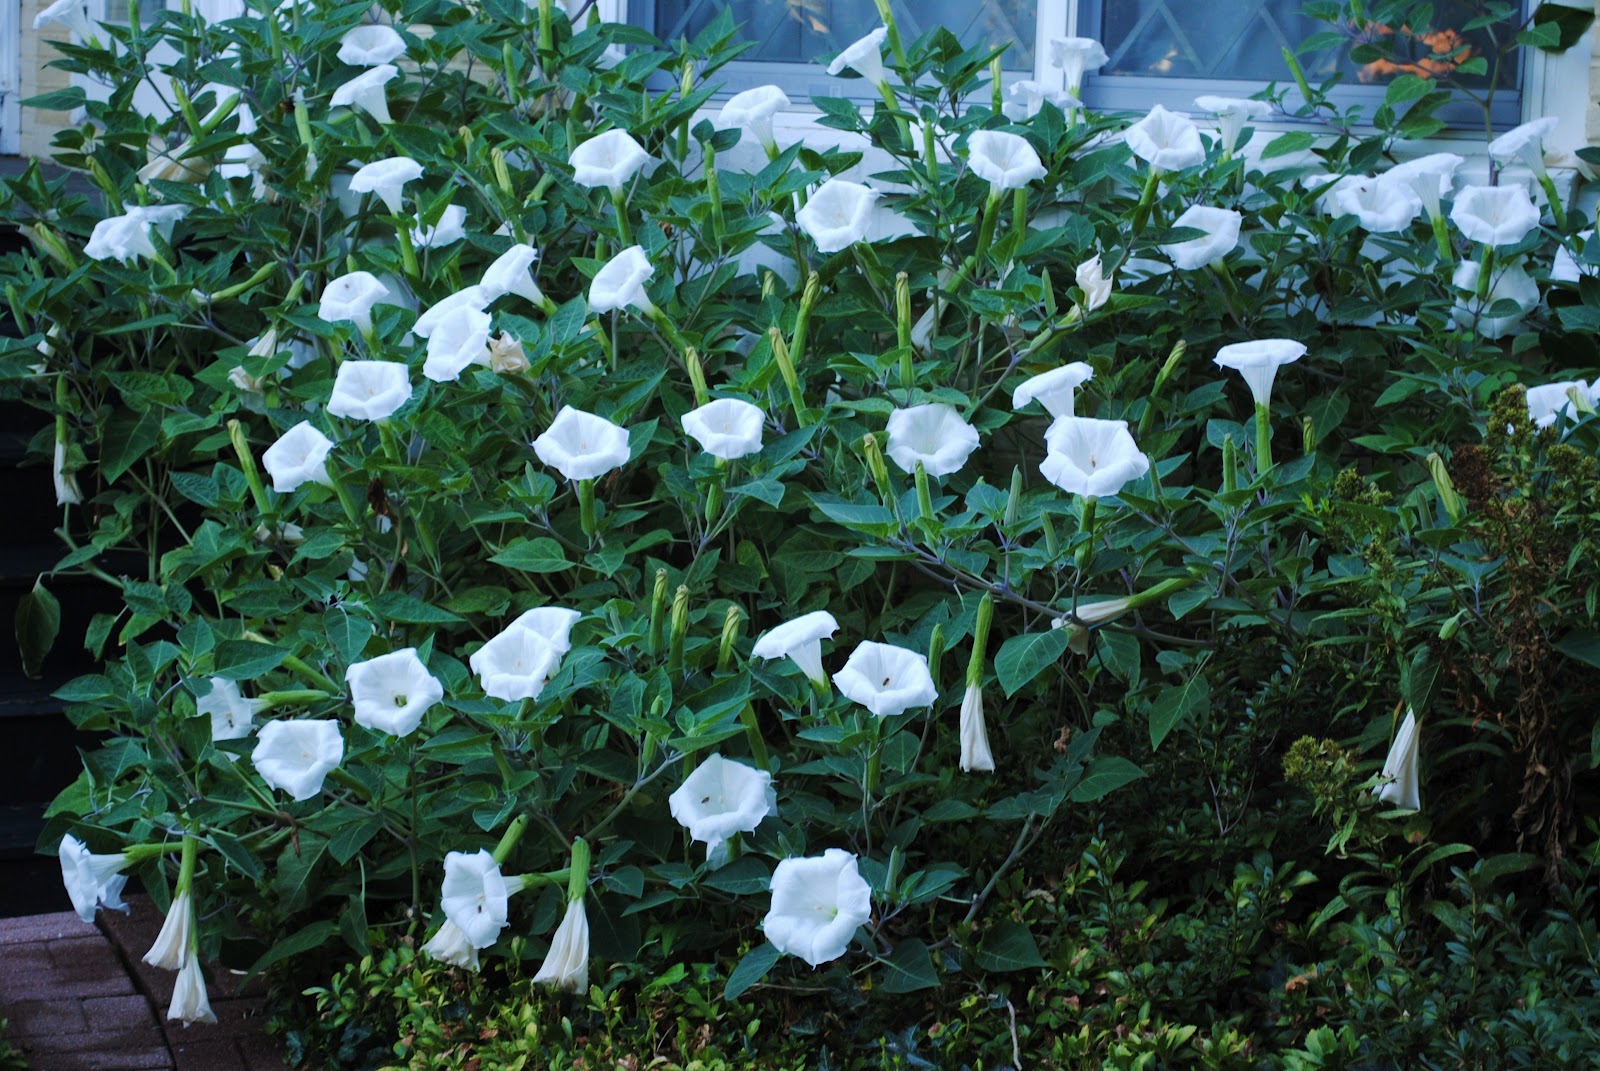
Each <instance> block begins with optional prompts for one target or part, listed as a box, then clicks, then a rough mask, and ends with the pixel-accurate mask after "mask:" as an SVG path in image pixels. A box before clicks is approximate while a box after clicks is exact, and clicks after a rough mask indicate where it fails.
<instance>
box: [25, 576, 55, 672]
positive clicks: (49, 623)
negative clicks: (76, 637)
mask: <svg viewBox="0 0 1600 1071" xmlns="http://www.w3.org/2000/svg"><path fill="white" fill-rule="evenodd" d="M16 630H17V650H18V651H19V652H20V653H21V655H22V672H23V673H25V674H26V675H27V676H28V677H29V678H31V679H33V680H38V679H39V677H40V675H41V672H42V668H43V666H44V660H45V656H46V655H48V654H49V653H50V648H52V647H54V646H55V642H56V636H57V634H59V633H60V631H61V604H60V603H59V602H57V601H56V597H55V596H54V595H52V594H50V592H49V590H48V589H46V588H45V586H44V582H43V580H35V581H34V582H33V587H32V589H30V590H29V591H28V592H27V594H25V595H23V596H22V598H20V599H18V600H17V613H16Z"/></svg>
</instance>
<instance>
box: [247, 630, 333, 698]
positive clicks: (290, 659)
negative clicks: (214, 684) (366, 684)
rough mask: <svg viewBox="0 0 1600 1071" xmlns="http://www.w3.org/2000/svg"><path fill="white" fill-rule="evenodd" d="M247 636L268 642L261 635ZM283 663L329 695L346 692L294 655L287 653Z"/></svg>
mask: <svg viewBox="0 0 1600 1071" xmlns="http://www.w3.org/2000/svg"><path fill="white" fill-rule="evenodd" d="M245 638H246V639H253V640H257V641H259V642H261V643H265V642H267V641H266V640H265V639H264V638H263V637H261V636H251V635H248V634H247V635H246V637H245ZM283 665H284V667H285V668H286V669H288V670H289V671H290V672H292V673H298V674H300V676H302V677H304V678H305V679H306V680H308V681H310V682H311V683H312V684H315V685H316V686H317V687H318V688H321V689H323V690H324V691H325V692H327V693H328V694H329V695H343V694H344V689H343V688H341V687H339V686H338V685H337V684H335V683H333V681H332V680H330V679H328V677H326V676H324V675H323V674H322V673H321V672H319V671H317V670H315V669H313V668H312V667H310V666H308V665H307V664H306V663H305V662H304V661H302V660H301V659H299V658H297V657H296V656H294V655H286V656H285V657H284V659H283Z"/></svg>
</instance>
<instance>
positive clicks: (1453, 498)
mask: <svg viewBox="0 0 1600 1071" xmlns="http://www.w3.org/2000/svg"><path fill="white" fill-rule="evenodd" d="M1428 475H1429V476H1431V477H1432V478H1433V486H1434V490H1436V491H1438V492H1439V501H1440V503H1441V504H1442V505H1443V506H1444V511H1445V513H1446V514H1447V515H1448V516H1449V518H1450V523H1451V524H1460V523H1461V521H1462V518H1464V517H1466V515H1467V506H1466V503H1465V502H1463V501H1461V496H1460V495H1459V494H1457V493H1456V484H1455V481H1454V480H1452V479H1451V478H1450V469H1449V467H1448V466H1447V465H1445V463H1444V458H1442V457H1440V456H1439V455H1438V453H1431V454H1429V455H1428Z"/></svg>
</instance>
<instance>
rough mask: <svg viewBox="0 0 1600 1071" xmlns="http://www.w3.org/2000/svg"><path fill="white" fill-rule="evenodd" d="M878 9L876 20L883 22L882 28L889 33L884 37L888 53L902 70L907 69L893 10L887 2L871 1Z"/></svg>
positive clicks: (903, 46)
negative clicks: (886, 39)
mask: <svg viewBox="0 0 1600 1071" xmlns="http://www.w3.org/2000/svg"><path fill="white" fill-rule="evenodd" d="M873 3H874V4H875V5H876V6H877V8H878V18H879V19H880V20H882V22H883V28H884V29H885V30H887V31H889V32H888V33H887V34H886V35H885V36H886V37H887V38H888V41H889V51H890V52H892V53H894V61H895V63H896V64H898V65H899V66H900V67H901V68H902V69H904V68H906V67H909V66H910V64H909V63H907V62H906V49H905V45H903V44H902V43H901V42H900V25H899V23H897V22H896V21H895V17H894V8H893V7H892V6H890V4H889V0H873Z"/></svg>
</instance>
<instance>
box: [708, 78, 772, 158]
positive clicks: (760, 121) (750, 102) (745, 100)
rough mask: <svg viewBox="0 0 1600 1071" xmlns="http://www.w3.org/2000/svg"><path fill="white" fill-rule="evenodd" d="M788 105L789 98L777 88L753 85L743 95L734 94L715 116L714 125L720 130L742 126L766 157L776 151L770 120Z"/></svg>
mask: <svg viewBox="0 0 1600 1071" xmlns="http://www.w3.org/2000/svg"><path fill="white" fill-rule="evenodd" d="M788 106H789V95H788V94H787V93H785V92H784V91H783V90H781V89H779V88H778V87H777V86H756V87H755V88H754V89H747V90H745V91H744V92H743V93H735V94H734V95H733V96H731V97H729V98H728V103H726V104H724V105H723V106H722V111H720V112H718V113H717V125H718V126H719V127H723V128H731V127H744V128H745V129H746V130H748V131H750V133H752V134H754V135H755V138H756V140H757V141H759V142H760V143H761V147H762V148H763V149H765V150H766V151H767V153H768V154H769V155H770V154H772V153H775V152H777V150H778V142H777V139H776V138H775V137H773V133H772V117H773V116H775V115H777V114H778V113H779V112H781V111H783V109H785V108H787V107H788Z"/></svg>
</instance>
